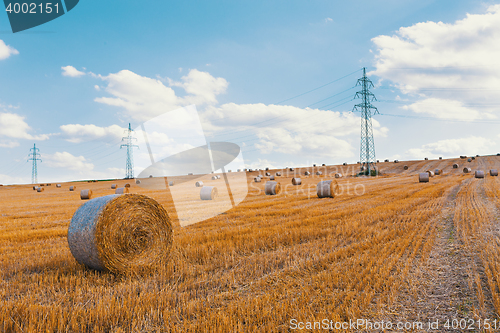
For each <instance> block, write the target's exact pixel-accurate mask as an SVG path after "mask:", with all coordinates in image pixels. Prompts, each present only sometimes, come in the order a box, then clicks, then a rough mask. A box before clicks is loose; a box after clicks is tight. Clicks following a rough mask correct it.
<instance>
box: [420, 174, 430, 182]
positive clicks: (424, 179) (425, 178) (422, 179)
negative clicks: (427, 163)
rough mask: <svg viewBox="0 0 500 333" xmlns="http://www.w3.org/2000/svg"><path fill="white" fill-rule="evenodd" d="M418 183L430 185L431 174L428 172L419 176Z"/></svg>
mask: <svg viewBox="0 0 500 333" xmlns="http://www.w3.org/2000/svg"><path fill="white" fill-rule="evenodd" d="M418 181H419V182H420V183H428V182H429V173H428V172H422V173H419V174H418Z"/></svg>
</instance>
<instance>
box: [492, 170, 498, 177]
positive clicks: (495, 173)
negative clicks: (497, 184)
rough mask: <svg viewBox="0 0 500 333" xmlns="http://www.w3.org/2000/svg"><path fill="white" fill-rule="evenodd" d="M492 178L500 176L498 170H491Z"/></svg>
mask: <svg viewBox="0 0 500 333" xmlns="http://www.w3.org/2000/svg"><path fill="white" fill-rule="evenodd" d="M490 176H498V170H497V169H491V170H490Z"/></svg>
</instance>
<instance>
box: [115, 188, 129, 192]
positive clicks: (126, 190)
mask: <svg viewBox="0 0 500 333" xmlns="http://www.w3.org/2000/svg"><path fill="white" fill-rule="evenodd" d="M129 192H130V190H129V188H128V187H119V188H117V189H116V190H115V194H125V193H129Z"/></svg>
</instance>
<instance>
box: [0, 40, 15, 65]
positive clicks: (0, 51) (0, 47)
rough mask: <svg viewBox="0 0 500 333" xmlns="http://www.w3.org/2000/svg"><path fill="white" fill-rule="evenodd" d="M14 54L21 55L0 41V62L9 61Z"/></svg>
mask: <svg viewBox="0 0 500 333" xmlns="http://www.w3.org/2000/svg"><path fill="white" fill-rule="evenodd" d="M13 54H19V51H18V50H16V49H15V48H13V47H12V46H9V45H6V44H5V42H4V41H3V40H1V39H0V60H4V59H7V58H8V57H10V56H11V55H13Z"/></svg>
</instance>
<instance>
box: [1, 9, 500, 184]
mask: <svg viewBox="0 0 500 333" xmlns="http://www.w3.org/2000/svg"><path fill="white" fill-rule="evenodd" d="M497 3H500V2H498V1H497V2H495V1H486V2H478V1H404V2H403V1H383V2H373V1H361V2H345V1H342V2H341V1H178V2H171V1H149V2H143V3H138V2H136V1H134V2H133V1H120V2H119V6H117V5H116V2H103V1H99V2H98V1H92V0H82V1H80V3H79V5H78V6H77V7H75V9H74V10H72V11H71V12H69V13H67V14H66V15H63V16H62V17H60V18H58V19H56V20H54V21H52V22H49V23H47V24H44V25H42V26H39V27H36V28H33V29H30V30H27V31H25V32H19V33H16V34H13V33H12V32H11V31H10V26H9V23H8V19H7V14H6V13H4V14H1V15H0V40H2V43H0V58H1V60H0V73H1V74H0V105H1V106H0V125H1V126H2V127H1V128H0V153H1V154H2V156H3V158H2V160H0V183H4V184H8V183H29V182H30V181H31V166H30V164H29V163H27V161H26V159H27V155H28V153H29V148H31V147H32V145H33V143H35V142H36V143H37V146H38V147H39V148H40V150H41V154H42V159H43V162H42V163H41V164H40V165H39V180H40V181H41V182H45V181H58V180H59V181H63V180H71V179H88V178H111V177H120V176H121V175H122V174H123V176H124V173H125V170H124V169H125V151H124V150H121V151H120V150H119V145H120V137H121V132H122V129H123V128H125V127H127V125H128V123H129V122H131V123H132V127H134V128H136V127H137V126H139V125H140V123H141V122H142V121H145V120H147V119H150V118H152V117H154V116H155V115H158V114H159V113H158V112H160V111H159V110H161V109H164V110H165V112H167V111H170V110H172V109H173V108H175V107H183V106H186V105H188V104H189V103H194V104H195V105H196V107H197V109H198V111H199V112H200V117H201V121H202V123H203V128H204V129H205V130H206V131H207V134H208V135H209V138H210V137H212V138H215V139H218V140H227V141H232V142H235V143H238V144H239V145H240V146H242V148H243V154H244V155H243V156H244V159H245V163H246V164H247V166H248V167H253V168H256V167H266V166H272V167H283V166H285V165H308V164H311V163H341V162H344V161H346V162H355V161H357V160H358V159H359V158H358V156H359V119H358V118H356V117H358V115H357V114H351V113H349V111H350V110H351V109H352V106H353V105H354V104H355V101H350V98H349V97H350V96H354V93H355V92H356V89H350V88H353V86H354V84H355V83H356V79H357V78H358V77H360V75H361V71H360V69H361V68H362V67H363V66H365V67H367V70H368V71H369V72H370V78H371V79H372V80H373V82H374V83H375V84H376V88H375V89H373V92H374V93H375V94H376V96H377V97H378V99H379V100H380V102H378V103H374V104H375V105H376V106H377V107H378V108H379V110H380V112H381V113H382V114H392V115H399V116H404V117H395V116H376V117H375V120H376V124H375V142H376V150H377V158H379V159H385V158H391V159H394V158H398V159H415V158H423V157H424V156H428V157H431V158H432V157H436V156H445V157H452V156H456V155H457V154H458V155H461V154H475V153H478V154H487V153H490V154H493V153H496V152H497V150H499V151H500V147H499V146H498V145H497V144H496V141H498V139H499V137H498V131H496V128H497V126H498V124H496V123H497V122H499V118H498V117H500V113H498V112H497V111H496V106H497V105H498V104H497V103H498V102H499V101H498V98H497V97H496V95H498V93H495V89H500V84H499V82H498V81H497V80H496V77H497V74H498V71H499V70H498V69H497V68H495V65H496V60H495V59H498V57H497V55H498V54H497V53H496V52H498V51H496V50H495V49H494V48H492V46H491V45H495V41H497V45H498V42H500V40H498V39H500V34H499V33H498V32H500V20H499V19H498V17H500V9H499V8H498V7H494V6H495V5H496V4H497ZM497 12H498V14H497ZM468 14H470V15H472V17H469V16H467V15H468ZM438 22H442V23H441V24H439V23H438ZM401 28H403V29H406V30H400V29H401ZM2 52H3V53H2ZM2 54H4V56H3V57H2V56H1V55H2ZM426 57H428V58H426ZM67 66H71V67H67ZM63 67H64V68H66V69H65V70H64V69H63ZM356 71H358V72H356ZM353 72H355V73H354V74H352V75H350V76H347V77H346V78H344V79H341V80H339V81H338V82H335V83H332V84H329V85H327V86H325V87H323V88H320V89H317V90H315V91H314V92H311V93H308V94H304V95H303V96H300V97H297V98H292V97H294V96H297V95H300V94H302V93H304V92H307V91H310V90H312V89H315V88H317V87H320V86H322V85H325V84H326V83H329V82H331V81H333V80H335V79H338V78H341V77H343V76H345V75H347V74H350V73H353ZM63 74H65V75H63ZM457 78H458V79H457ZM488 89H489V90H488ZM168 94H172V96H170V95H169V96H170V97H165V96H166V95H168ZM334 95H335V96H334ZM331 96H334V97H331ZM329 97H330V98H329ZM290 98H292V99H290ZM327 98H329V99H327ZM287 99H288V100H287ZM284 100H287V101H285V102H283V103H279V102H281V101H284ZM321 100H325V101H323V102H319V101H321ZM335 102H336V103H335ZM278 103H279V104H278ZM342 103H344V104H342ZM329 104H331V105H329ZM308 106H310V108H307V107H308ZM323 106H325V107H324V108H322V107H323ZM332 107H333V108H332ZM330 108H332V109H331V110H329V109H330ZM455 111H456V112H455ZM85 126H86V127H85ZM177 144H180V143H179V142H178V143H177ZM138 171H139V170H138Z"/></svg>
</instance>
